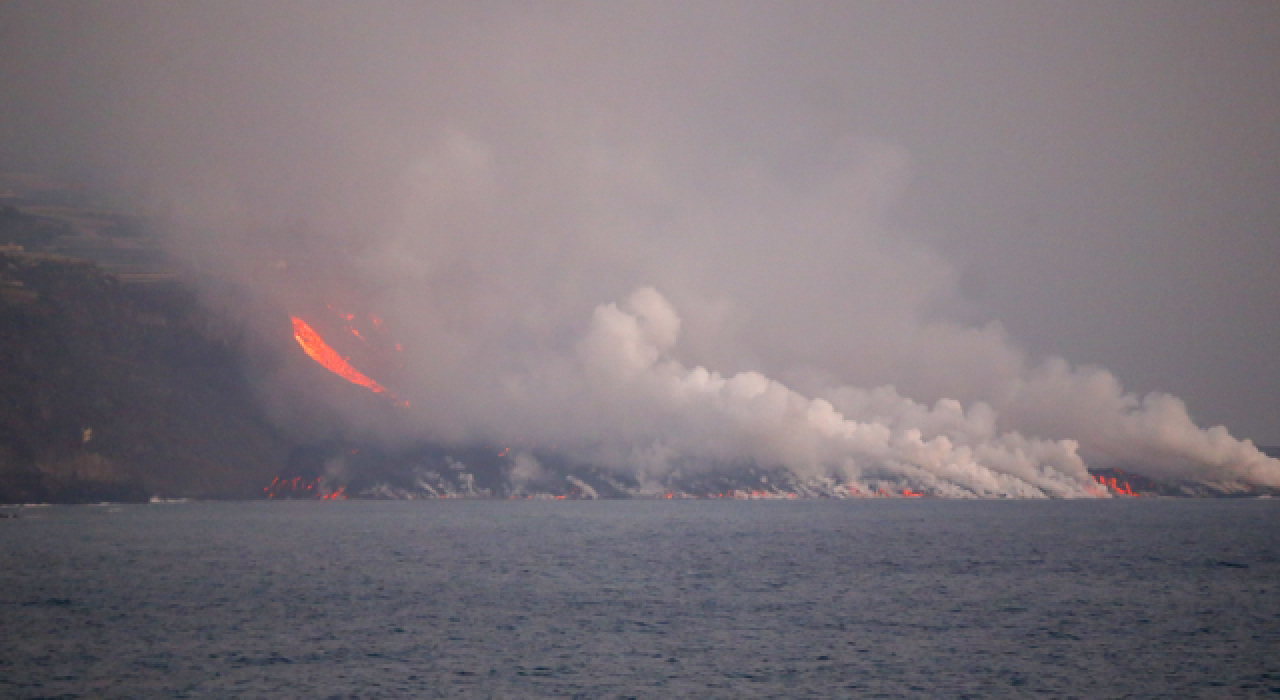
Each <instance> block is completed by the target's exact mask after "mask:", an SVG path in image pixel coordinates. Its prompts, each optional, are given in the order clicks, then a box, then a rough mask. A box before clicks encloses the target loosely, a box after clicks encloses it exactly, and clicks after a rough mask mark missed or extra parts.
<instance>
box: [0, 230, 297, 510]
mask: <svg viewBox="0 0 1280 700" xmlns="http://www.w3.org/2000/svg"><path fill="white" fill-rule="evenodd" d="M237 343H238V336H237V333H236V332H235V331H234V329H231V328H228V327H226V326H225V324H220V323H219V322H218V321H217V319H215V318H214V317H212V316H210V315H209V314H208V312H206V311H204V310H203V309H202V308H201V306H200V305H199V304H198V303H197V301H196V299H195V298H194V296H193V295H192V294H190V293H189V292H187V291H185V290H183V289H182V288H181V287H180V286H178V285H176V284H173V283H161V284H152V285H129V284H124V283H122V282H120V281H119V279H118V278H116V277H115V276H112V275H108V274H106V273H104V272H103V271H102V270H101V269H100V268H98V267H97V266H95V265H94V264H92V263H89V262H87V261H82V260H77V259H74V258H68V257H66V256H59V255H56V254H49V253H31V252H25V251H21V250H18V249H17V248H16V247H12V246H11V247H8V248H7V249H4V250H0V368H3V372H2V373H0V502H8V503H23V502H26V503H30V502H92V501H101V500H146V499H147V498H149V497H151V496H161V497H200V498H237V497H250V496H253V495H255V492H256V491H258V490H260V488H261V486H260V485H261V484H262V483H263V482H265V481H270V479H271V477H272V476H273V475H275V474H276V473H277V472H278V471H279V469H280V467H281V466H282V465H283V464H284V463H285V462H286V461H287V452H288V447H287V445H286V442H285V440H284V439H283V438H282V437H281V436H280V435H279V434H278V433H277V432H276V431H275V430H274V429H273V428H272V427H271V426H270V424H269V423H268V422H267V421H266V419H265V418H264V417H263V416H262V414H261V413H260V410H259V408H258V407H257V405H256V403H255V402H254V400H253V397H252V395H251V392H250V391H249V387H248V385H247V384H246V381H245V380H244V378H243V377H242V375H241V373H240V369H239V364H238V363H237V361H236V352H237Z"/></svg>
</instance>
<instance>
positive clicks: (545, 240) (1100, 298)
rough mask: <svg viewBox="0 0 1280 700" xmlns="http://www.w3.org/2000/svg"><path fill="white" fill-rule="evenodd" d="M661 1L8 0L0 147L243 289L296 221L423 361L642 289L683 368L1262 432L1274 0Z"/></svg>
mask: <svg viewBox="0 0 1280 700" xmlns="http://www.w3.org/2000/svg"><path fill="white" fill-rule="evenodd" d="M686 5H687V4H686V3H670V4H634V5H625V4H621V3H616V4H615V3H610V4H601V3H584V4H567V3H546V4H534V3H511V4H502V3H463V4H459V5H458V6H454V7H423V6H422V5H421V4H419V3H404V4H397V3H391V4H369V3H362V4H360V5H348V6H343V5H331V4H323V5H321V4H316V5H308V4H302V5H293V4H285V3H271V4H259V3H247V4H240V3H211V4H207V5H203V6H194V5H183V6H173V5H171V4H168V3H158V4H154V5H145V4H133V3H125V4H113V5H110V6H103V5H97V6H90V5H84V4H75V3H48V2H39V3H7V4H5V5H3V6H0V94H3V95H4V96H5V99H4V100H3V101H2V102H0V167H3V168H9V169H27V170H53V171H57V172H61V173H70V174H73V175H76V176H81V177H88V178H91V179H93V180H94V181H98V182H111V183H117V184H119V185H120V186H122V187H123V188H126V189H130V190H131V191H139V192H144V193H146V196H147V197H148V198H149V201H151V202H153V203H155V204H156V205H157V206H158V207H160V208H162V209H163V210H164V211H167V212H170V213H171V214H173V215H174V217H175V220H174V226H175V228H184V227H185V228H186V229H189V231H188V233H187V234H184V235H180V236H179V237H178V238H177V239H176V241H177V243H176V244H177V245H178V246H179V249H180V250H182V251H184V252H186V253H187V254H190V255H192V256H194V257H197V258H200V259H204V260H207V261H209V264H210V265H213V266H215V268H224V269H226V270H227V275H228V276H229V277H231V278H234V279H239V280H248V279H253V278H254V275H255V273H254V272H253V268H252V267H251V266H250V267H246V266H245V263H244V260H245V259H249V258H258V257H262V256H268V255H275V254H277V253H279V251H280V250H281V249H282V248H288V247H290V246H293V245H295V244H296V243H297V241H305V243H303V244H301V245H302V247H309V248H314V249H315V251H317V252H314V256H315V257H316V258H317V259H321V258H323V261H321V262H317V263H315V264H316V265H317V266H319V267H318V269H325V270H327V271H328V274H330V275H331V276H332V277H330V279H334V278H336V277H341V276H343V275H346V277H342V279H347V277H350V278H351V279H353V280H355V281H353V282H352V284H353V285H354V286H355V287H356V288H359V289H361V290H363V291H361V292H360V294H362V295H363V298H364V299H365V300H366V301H367V302H368V303H370V304H372V305H375V306H376V305H381V306H382V307H383V308H391V309H393V311H391V312H389V313H391V314H392V315H395V313H396V312H395V311H394V309H400V310H401V312H400V314H399V315H400V317H401V319H402V323H404V324H405V325H413V324H414V323H417V324H419V325H418V326H415V329H409V330H406V335H407V336H408V337H409V338H410V339H412V340H415V341H418V342H419V343H420V345H422V346H424V347H425V346H430V347H432V348H438V350H433V351H432V352H438V353H439V354H437V355H433V356H432V357H430V358H426V359H424V360H423V363H424V365H425V364H431V363H446V364H447V363H449V362H459V363H463V364H466V363H474V364H473V365H471V364H467V366H471V367H473V369H474V371H475V372H481V371H488V370H489V369H491V368H495V367H504V368H511V367H514V366H517V365H519V364H520V363H521V362H526V361H528V362H533V361H534V360H528V359H527V358H528V357H536V356H537V355H536V353H533V354H532V355H529V354H525V353H522V352H517V351H516V350H513V349H512V348H515V347H520V346H521V344H522V343H524V342H526V340H523V339H524V338H527V337H528V336H529V334H535V333H541V334H543V335H542V336H539V337H537V338H535V339H533V340H531V341H527V342H529V344H530V345H533V346H536V347H538V348H542V349H543V350H545V351H546V352H548V353H551V354H554V352H553V350H554V348H555V347H557V346H558V344H559V345H566V344H571V342H572V341H571V340H569V339H568V338H571V337H576V336H575V334H576V333H580V332H581V330H582V328H581V326H582V325H585V323H586V320H585V319H587V318H588V317H590V314H591V310H592V309H593V308H595V307H596V306H598V305H600V304H605V303H607V302H610V301H614V300H621V299H623V298H624V297H625V296H626V295H627V294H628V293H629V291H630V290H631V289H632V288H634V287H636V286H640V285H650V284H651V285H654V286H655V287H657V288H658V289H659V291H660V292H662V294H664V295H666V296H667V297H668V298H670V299H671V300H672V303H673V304H674V305H675V306H676V307H677V308H678V309H679V311H680V315H681V317H682V319H683V324H682V330H681V336H680V337H681V341H680V342H681V343H682V346H680V349H681V351H682V352H683V355H682V357H683V359H684V361H685V362H687V363H689V364H691V365H692V364H697V363H706V364H707V365H708V366H711V367H713V368H718V369H720V370H721V371H723V372H736V371H742V370H758V371H763V372H765V373H767V374H769V375H771V376H776V377H780V378H782V379H783V380H785V381H787V382H788V383H789V384H790V385H792V386H795V387H797V388H799V389H800V390H801V391H808V392H818V388H817V387H820V386H828V385H831V384H850V383H851V384H854V385H859V386H878V385H881V384H894V385H896V386H897V387H899V388H900V389H902V390H903V393H904V394H905V395H908V396H912V397H915V398H917V399H918V400H921V401H924V402H926V403H931V402H932V401H934V400H936V399H938V398H942V397H945V396H949V397H955V398H959V399H961V400H962V401H965V402H969V401H974V400H983V401H994V402H995V403H997V404H998V405H999V404H1000V399H999V398H998V397H996V396H994V394H1000V393H1001V392H1002V391H1004V390H1003V389H1000V388H998V387H1004V386H1006V383H1007V381H1012V380H1011V379H1009V377H1013V376H1015V375H1017V374H1018V372H1021V371H1022V370H1020V369H1016V368H1014V366H1015V365H1017V366H1021V365H1020V364H1019V363H1023V362H1025V364H1026V366H1027V367H1035V366H1038V364H1039V362H1040V361H1041V359H1042V358H1044V357H1047V356H1061V357H1064V358H1066V360H1068V361H1069V362H1071V363H1072V364H1074V365H1077V366H1079V365H1099V366H1102V367H1106V368H1108V369H1109V370H1111V371H1112V372H1113V373H1114V374H1115V375H1116V376H1117V377H1118V378H1119V379H1120V381H1121V382H1123V384H1124V386H1125V389H1126V390H1127V391H1131V392H1136V393H1137V394H1138V395H1139V396H1141V395H1144V394H1146V393H1147V392H1148V391H1165V392H1169V393H1171V394H1174V395H1176V396H1179V397H1181V398H1183V399H1185V400H1186V401H1187V404H1188V407H1189V410H1190V413H1191V415H1192V417H1193V418H1194V419H1195V420H1196V422H1197V423H1199V424H1200V425H1201V426H1210V425H1216V424H1225V425H1226V426H1227V427H1228V428H1229V429H1230V430H1231V432H1232V434H1233V435H1235V436H1237V437H1243V438H1251V439H1253V440H1254V441H1255V442H1257V443H1259V444H1280V399H1277V397H1280V364H1278V363H1277V362H1275V360H1274V351H1273V349H1274V348H1275V347H1278V346H1280V305H1277V303H1276V300H1277V299H1280V271H1278V270H1277V263H1278V262H1280V80H1277V79H1276V77H1275V76H1276V75H1277V74H1280V5H1278V4H1276V3H1274V2H1233V3H1205V2H1173V1H1171V0H1161V1H1158V2H1126V3H1104V2H1096V3H1079V2H1032V1H1022V0H1019V1H1017V2H966V3H956V2H927V3H926V2H902V3H848V2H838V3H825V4H824V3H816V2H813V3H774V4H769V3H765V4H759V3H755V4H752V3H737V2H733V3H705V4H697V5H695V6H692V7H689V6H686ZM584 164H585V165H584ZM468 173H470V175H468ZM469 177H470V178H472V179H468V178H469ZM433 178H436V179H433ZM442 193H443V194H442ZM495 193H497V194H495ZM491 198H493V199H491ZM413 202H416V203H417V204H407V203H413ZM495 202H497V203H495ZM415 207H416V208H415ZM797 222H800V223H797ZM416 226H425V227H427V228H430V230H431V231H432V233H429V234H428V233H412V234H411V233H407V231H408V230H409V229H413V230H414V231H418V229H416V228H414V227H416ZM357 229H359V230H360V233H358V234H356V233H353V231H355V230H357ZM848 231H857V232H858V233H856V234H855V233H849V234H847V235H846V234H845V233H842V232H848ZM281 241H290V243H288V244H285V243H282V242H281ZM425 241H430V244H431V245H430V247H429V250H430V251H431V254H432V255H438V256H440V257H439V258H438V260H437V262H439V261H441V260H446V259H447V260H449V261H451V263H450V265H449V266H448V267H449V270H448V271H447V272H439V273H438V274H437V272H432V271H431V270H436V269H437V268H435V267H431V265H427V267H428V268H430V270H428V271H423V270H408V269H407V268H406V267H405V265H408V264H409V263H407V262H406V261H412V260H419V259H420V258H421V257H422V256H423V255H425V254H426V252H425V251H427V250H428V246H427V244H426V243H425ZM333 250H340V251H342V253H341V254H336V253H334V252H333ZM326 251H328V252H326ZM344 256H346V257H345V258H344ZM415 256H416V257H415ZM344 259H345V260H346V261H347V262H342V260H344ZM351 261H355V262H351ZM424 264H425V263H424ZM432 264H433V265H434V264H436V263H432ZM439 264H440V265H443V263H442V262H440V263H439ZM423 269H424V270H425V269H426V268H423ZM441 269H443V268H441ZM371 270H374V271H376V272H370V271H371ZM398 275H399V276H398ZM400 276H403V277H400ZM398 279H406V280H414V281H413V282H412V283H409V282H406V283H404V284H399V283H395V282H394V280H398ZM371 280H373V281H371ZM379 280H380V281H382V283H385V288H381V287H379V284H380V283H379V282H378V281H379ZM246 284H250V286H253V284H251V283H246ZM273 285H274V286H273ZM314 285H315V282H314V281H312V282H308V281H305V280H302V281H299V280H293V281H291V282H281V283H279V284H275V283H260V284H259V287H260V288H258V290H257V292H256V293H260V294H262V295H263V298H264V299H269V300H270V302H271V304H275V305H278V306H281V307H286V306H288V305H289V304H290V303H295V302H297V300H299V299H305V298H307V297H309V296H310V297H314V296H315V295H316V294H317V293H318V292H317V289H316V287H315V286H314ZM415 285H416V286H415ZM410 288H411V289H413V290H414V291H413V294H412V295H411V294H408V293H407V292H405V291H404V290H405V289H410ZM427 296H429V297H432V298H440V297H448V298H449V299H450V301H449V303H448V304H444V303H439V304H437V305H435V306H433V305H432V303H429V302H428V303H424V302H422V301H421V299H422V298H424V297H427ZM514 299H522V300H523V299H536V300H537V303H536V304H534V303H530V304H528V305H527V306H524V307H521V308H520V309H519V310H518V312H517V311H516V310H514V306H513V302H512V300H514ZM423 306H425V307H427V308H422V307H423ZM411 309H412V313H410V310H411ZM413 314H417V315H416V316H414V315H413ZM508 316H509V317H508ZM411 317H412V318H415V319H418V320H417V321H414V322H411V321H409V319H410V318H411ZM477 319H482V320H477ZM489 319H502V320H503V321H504V322H510V324H513V325H508V326H507V327H518V328H521V329H535V330H529V332H528V333H526V334H525V335H520V336H518V337H504V336H502V335H501V333H500V332H499V331H496V330H494V329H495V328H497V327H499V325H500V324H499V323H498V321H497V320H492V321H490V320H489ZM539 319H540V320H539ZM575 319H581V322H580V323H579V322H578V321H575ZM935 321H936V322H940V323H943V324H944V325H945V326H946V327H945V328H943V329H939V328H938V327H935V326H934V325H931V324H934V322H935ZM993 321H995V322H999V324H1001V325H1002V326H1003V329H1004V331H1003V332H1001V331H999V329H996V328H993V327H990V326H988V325H987V324H989V323H990V322H993ZM575 323H579V325H578V326H575V325H574V324H575ZM520 324H526V325H520ZM983 329H985V330H983ZM513 333H514V331H513ZM478 339H483V341H484V342H483V344H480V343H479V342H478ZM450 343H454V344H455V345H450ZM479 345H483V347H484V348H486V349H485V350H484V351H482V352H477V351H476V347H477V346H479ZM489 348H499V349H497V350H490V349H489ZM1023 350H1025V351H1026V352H1027V353H1029V355H1028V357H1027V358H1025V360H1022V359H1019V358H1018V354H1019V353H1020V352H1022V351H1023ZM486 353H493V357H488V355H486ZM478 355H484V356H485V357H483V358H481V359H476V358H477V356H478ZM450 358H452V359H450ZM459 358H466V359H465V361H464V360H463V359H459ZM486 358H487V359H486ZM517 358H526V359H517ZM463 374H466V373H465V372H464V373H463ZM418 379H420V380H421V383H422V385H423V386H431V387H437V388H439V390H440V391H441V392H442V393H443V394H446V395H447V394H449V392H448V391H447V390H445V389H444V388H443V385H438V384H437V383H438V382H441V381H444V380H443V379H440V378H439V377H436V376H435V375H434V374H432V373H431V372H425V375H424V376H423V377H420V378H418ZM433 382H436V383H433ZM993 387H995V388H993ZM458 391H461V389H458ZM477 410H479V409H477ZM463 413H464V414H465V413H466V412H465V411H463ZM431 418H432V419H433V420H437V421H444V420H446V419H445V418H444V417H443V415H441V414H435V415H432V416H431ZM460 420H462V421H463V422H466V419H465V418H463V419H460ZM512 420H521V419H519V418H515V417H512ZM460 430H461V429H460ZM1049 432H1052V431H1051V430H1050V431H1049ZM458 434H468V435H470V434H472V433H470V432H468V431H466V430H462V432H461V433H458ZM481 434H484V431H481ZM1047 437H1051V438H1055V439H1056V438H1059V437H1070V436H1069V435H1047Z"/></svg>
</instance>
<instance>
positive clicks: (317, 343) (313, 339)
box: [290, 316, 409, 406]
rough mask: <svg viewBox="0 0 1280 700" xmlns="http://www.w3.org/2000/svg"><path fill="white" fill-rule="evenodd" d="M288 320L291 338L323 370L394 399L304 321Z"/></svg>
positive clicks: (295, 317) (400, 402)
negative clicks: (291, 333) (291, 322)
mask: <svg viewBox="0 0 1280 700" xmlns="http://www.w3.org/2000/svg"><path fill="white" fill-rule="evenodd" d="M290 318H292V319H293V337H294V338H295V339H296V340H297V341H298V345H301V346H302V349H303V350H304V351H305V352H306V353H307V355H308V356H310V357H311V359H313V360H315V361H316V362H318V363H320V365H321V366H322V367H324V368H325V369H327V370H329V371H330V372H333V373H334V374H336V375H338V376H339V377H342V378H343V379H345V380H347V381H349V382H351V383H352V384H356V385H359V386H362V387H365V388H366V389H369V390H370V391H372V392H373V393H375V394H386V395H387V396H389V397H391V398H392V399H395V398H396V397H395V395H394V394H392V393H391V392H390V391H387V389H386V387H384V386H382V385H381V384H379V383H377V382H375V381H374V380H372V379H370V378H369V377H367V376H365V375H364V373H362V372H361V371H360V370H358V369H356V368H355V367H352V366H351V363H349V362H347V360H346V358H344V357H343V356H341V355H339V354H338V352H337V351H336V350H334V349H333V348H332V347H330V346H329V344H328V343H326V342H324V338H321V337H320V334H319V333H317V332H316V331H315V329H313V328H312V327H311V326H310V325H308V324H307V322H306V321H303V320H302V319H300V318H298V317H297V316H291V317H290ZM397 403H398V404H400V405H402V406H408V405H409V402H408V401H399V400H397Z"/></svg>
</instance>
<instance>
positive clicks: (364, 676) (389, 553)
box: [0, 500, 1280, 698]
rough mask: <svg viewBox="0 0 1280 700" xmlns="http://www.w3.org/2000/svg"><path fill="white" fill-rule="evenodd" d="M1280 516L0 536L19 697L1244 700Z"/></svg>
mask: <svg viewBox="0 0 1280 700" xmlns="http://www.w3.org/2000/svg"><path fill="white" fill-rule="evenodd" d="M1268 693H1280V501H1276V500H1272V501H1256V500H1255V501H1242V500H1236V501H1222V500H1219V501H1209V500H1202V501H1191V500H1183V501H1173V500H1123V501H1121V500H1112V501H1104V502H1063V501H1058V502H1029V501H1009V502H992V501H985V502H955V501H932V500H870V501H808V502H761V501H754V502H741V501H739V502H707V501H699V502H690V501H660V502H653V501H609V502H551V503H548V502H502V501H418V502H355V501H348V502H286V503H278V502H257V503H185V504H152V505H137V506H97V507H93V506H90V507H86V506H77V507H51V508H41V509H27V510H26V511H24V512H23V513H22V517H21V518H19V519H6V520H0V697H6V698H9V697H12V698H34V697H94V698H97V697H173V698H183V697H309V698H324V697H335V698H346V697H360V698H379V697H388V698H390V697H511V698H522V697H537V696H557V697H586V698H596V697H602V698H611V697H645V698H669V697H699V698H702V697H725V698H742V697H786V698H800V697H819V698H830V697H903V696H915V697H1000V696H1024V695H1030V694H1041V695H1045V696H1050V697H1070V696H1074V697H1082V698H1105V697H1199V696H1204V697H1234V696H1241V697H1254V696H1260V695H1266V694H1268Z"/></svg>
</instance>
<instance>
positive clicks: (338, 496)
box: [262, 476, 347, 501]
mask: <svg viewBox="0 0 1280 700" xmlns="http://www.w3.org/2000/svg"><path fill="white" fill-rule="evenodd" d="M262 492H263V493H264V494H266V496H267V498H269V499H272V500H274V499H319V500H322V501H341V500H346V498H347V495H346V492H347V489H346V487H339V488H338V489H337V490H336V491H330V490H329V489H328V488H326V486H325V484H324V481H323V480H322V479H309V480H308V479H303V478H302V477H299V476H295V477H293V478H292V479H281V478H278V477H277V478H275V479H272V480H271V484H270V485H268V486H266V487H264V488H263V489H262Z"/></svg>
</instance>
